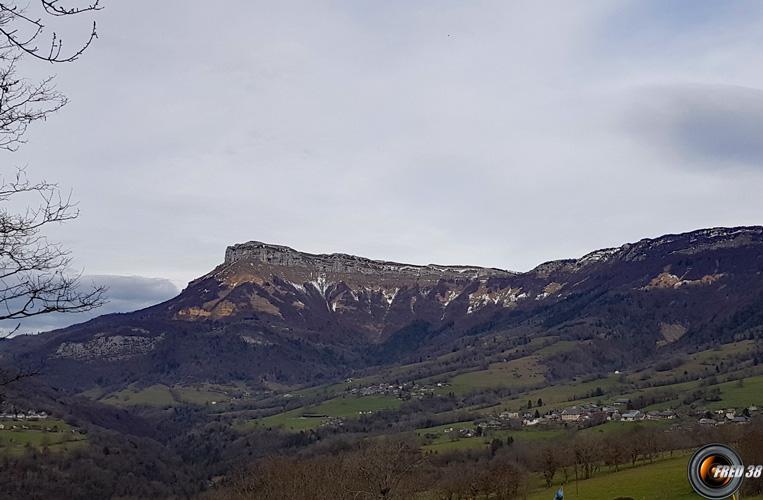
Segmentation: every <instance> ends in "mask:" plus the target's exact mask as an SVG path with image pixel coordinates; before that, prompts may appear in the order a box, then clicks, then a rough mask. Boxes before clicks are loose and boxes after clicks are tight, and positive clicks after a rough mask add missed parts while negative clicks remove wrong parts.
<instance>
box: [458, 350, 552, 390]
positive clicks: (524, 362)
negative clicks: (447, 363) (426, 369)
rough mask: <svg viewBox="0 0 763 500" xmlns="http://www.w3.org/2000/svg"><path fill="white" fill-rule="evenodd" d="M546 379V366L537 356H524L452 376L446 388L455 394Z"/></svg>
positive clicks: (532, 383) (536, 383)
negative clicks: (484, 368)
mask: <svg viewBox="0 0 763 500" xmlns="http://www.w3.org/2000/svg"><path fill="white" fill-rule="evenodd" d="M545 380H546V367H545V366H544V365H543V364H542V363H540V359H539V358H538V357H537V356H525V357H523V358H518V359H513V360H511V361H506V362H500V363H492V364H491V365H490V366H489V367H488V368H487V369H486V370H478V371H473V372H467V373H463V374H461V375H456V376H455V377H453V378H452V379H451V380H450V382H449V384H450V386H449V387H448V388H447V389H448V391H452V392H454V393H455V394H468V393H470V392H474V391H478V390H482V389H492V388H499V387H530V386H533V385H538V384H542V383H543V382H545Z"/></svg>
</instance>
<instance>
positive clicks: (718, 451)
mask: <svg viewBox="0 0 763 500" xmlns="http://www.w3.org/2000/svg"><path fill="white" fill-rule="evenodd" d="M761 469H763V468H761ZM748 472H749V473H750V474H752V475H750V474H748ZM755 472H756V468H755V467H753V468H751V469H750V470H749V471H748V470H747V469H746V468H745V466H744V464H743V463H742V459H741V458H740V457H739V454H738V453H737V452H736V451H734V450H733V449H731V448H729V447H728V446H725V445H722V444H709V445H707V446H704V447H702V448H700V449H699V450H697V451H696V452H695V453H694V455H692V457H691V460H689V484H691V486H692V488H694V491H695V492H697V494H699V495H700V496H702V497H704V498H708V499H711V500H713V499H714V500H721V499H725V498H729V497H731V496H732V495H734V494H735V493H736V492H737V491H738V490H739V488H740V487H741V486H742V481H743V480H744V478H745V477H755V476H754V474H755ZM757 472H758V476H757V477H760V472H761V471H757Z"/></svg>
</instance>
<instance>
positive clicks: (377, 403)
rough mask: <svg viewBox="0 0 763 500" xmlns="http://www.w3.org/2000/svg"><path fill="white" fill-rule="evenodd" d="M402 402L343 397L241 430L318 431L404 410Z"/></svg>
mask: <svg viewBox="0 0 763 500" xmlns="http://www.w3.org/2000/svg"><path fill="white" fill-rule="evenodd" d="M401 403H402V401H400V400H399V399H397V398H395V397H392V396H365V397H355V396H342V397H338V398H334V399H329V400H328V401H324V402H323V403H320V404H318V405H315V406H306V407H301V408H296V409H294V410H290V411H287V412H283V413H279V414H277V415H271V416H269V417H264V418H261V419H258V420H256V421H252V422H251V424H250V423H243V424H239V427H242V426H243V427H248V426H250V425H252V424H253V425H256V426H258V427H267V428H271V427H278V428H281V429H283V430H287V431H292V432H298V431H302V430H308V429H315V428H317V427H320V426H321V425H323V424H324V423H326V422H327V421H328V420H329V419H330V418H358V417H359V416H360V415H361V412H362V413H365V412H369V411H370V412H376V411H380V410H393V409H397V408H399V407H400V405H401Z"/></svg>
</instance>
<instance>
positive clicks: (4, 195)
mask: <svg viewBox="0 0 763 500" xmlns="http://www.w3.org/2000/svg"><path fill="white" fill-rule="evenodd" d="M29 196H31V197H32V198H33V199H34V198H37V205H36V206H31V207H30V206H29V205H27V207H28V208H26V209H25V210H23V211H20V212H13V211H11V210H9V209H7V208H6V206H7V205H13V204H15V205H17V206H20V205H26V203H24V202H23V201H22V199H23V198H24V197H29ZM78 213H79V212H78V211H77V209H76V207H75V206H74V204H73V203H72V201H71V199H70V198H69V197H68V196H66V197H64V196H62V193H61V191H60V189H59V188H58V186H56V185H55V184H50V183H48V182H45V181H42V182H38V183H32V182H30V181H29V180H28V179H27V178H26V175H25V173H24V171H23V170H20V171H18V172H17V173H16V175H15V177H14V178H13V179H10V180H8V179H4V178H3V179H2V180H0V320H21V319H24V318H29V317H32V316H38V315H40V314H47V313H52V312H82V311H89V310H91V309H93V308H95V307H98V306H99V305H101V304H102V302H103V291H104V290H103V288H102V287H98V286H93V287H92V288H90V289H87V290H81V288H80V287H79V286H78V285H79V281H80V276H79V275H78V274H72V273H71V272H70V262H71V258H70V256H69V252H68V251H67V250H66V249H64V248H63V247H62V246H61V245H59V244H56V243H51V242H50V241H48V239H47V238H46V237H45V236H44V235H43V234H42V231H43V230H44V229H45V228H46V227H47V226H51V225H54V224H60V223H64V222H66V221H70V220H72V219H75V218H76V217H77V215H78Z"/></svg>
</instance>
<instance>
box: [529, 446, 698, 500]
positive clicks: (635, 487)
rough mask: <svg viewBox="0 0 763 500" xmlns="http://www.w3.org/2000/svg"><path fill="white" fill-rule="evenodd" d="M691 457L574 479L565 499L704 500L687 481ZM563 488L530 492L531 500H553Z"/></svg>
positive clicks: (555, 486)
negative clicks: (589, 477) (576, 480)
mask: <svg viewBox="0 0 763 500" xmlns="http://www.w3.org/2000/svg"><path fill="white" fill-rule="evenodd" d="M687 461H688V455H682V456H679V457H674V458H665V459H661V460H657V461H655V463H653V464H646V465H639V466H636V467H634V468H628V469H625V470H621V471H620V472H604V473H599V474H597V475H595V476H594V477H593V478H591V479H588V480H584V481H578V483H577V486H576V485H575V483H574V480H571V481H570V483H568V484H567V485H565V487H564V498H565V500H577V499H581V500H583V499H585V500H612V499H613V498H617V497H620V496H622V497H631V498H633V499H634V500H697V499H698V498H700V497H699V496H698V495H697V494H696V493H694V491H693V490H692V489H691V486H689V482H688V481H687V480H686V466H687ZM558 487H559V483H558V482H557V483H556V484H554V485H553V486H552V487H551V488H541V489H538V490H535V491H533V492H531V493H530V495H529V496H528V499H529V500H550V499H551V498H553V497H554V492H555V491H556V489H557V488H558Z"/></svg>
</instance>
